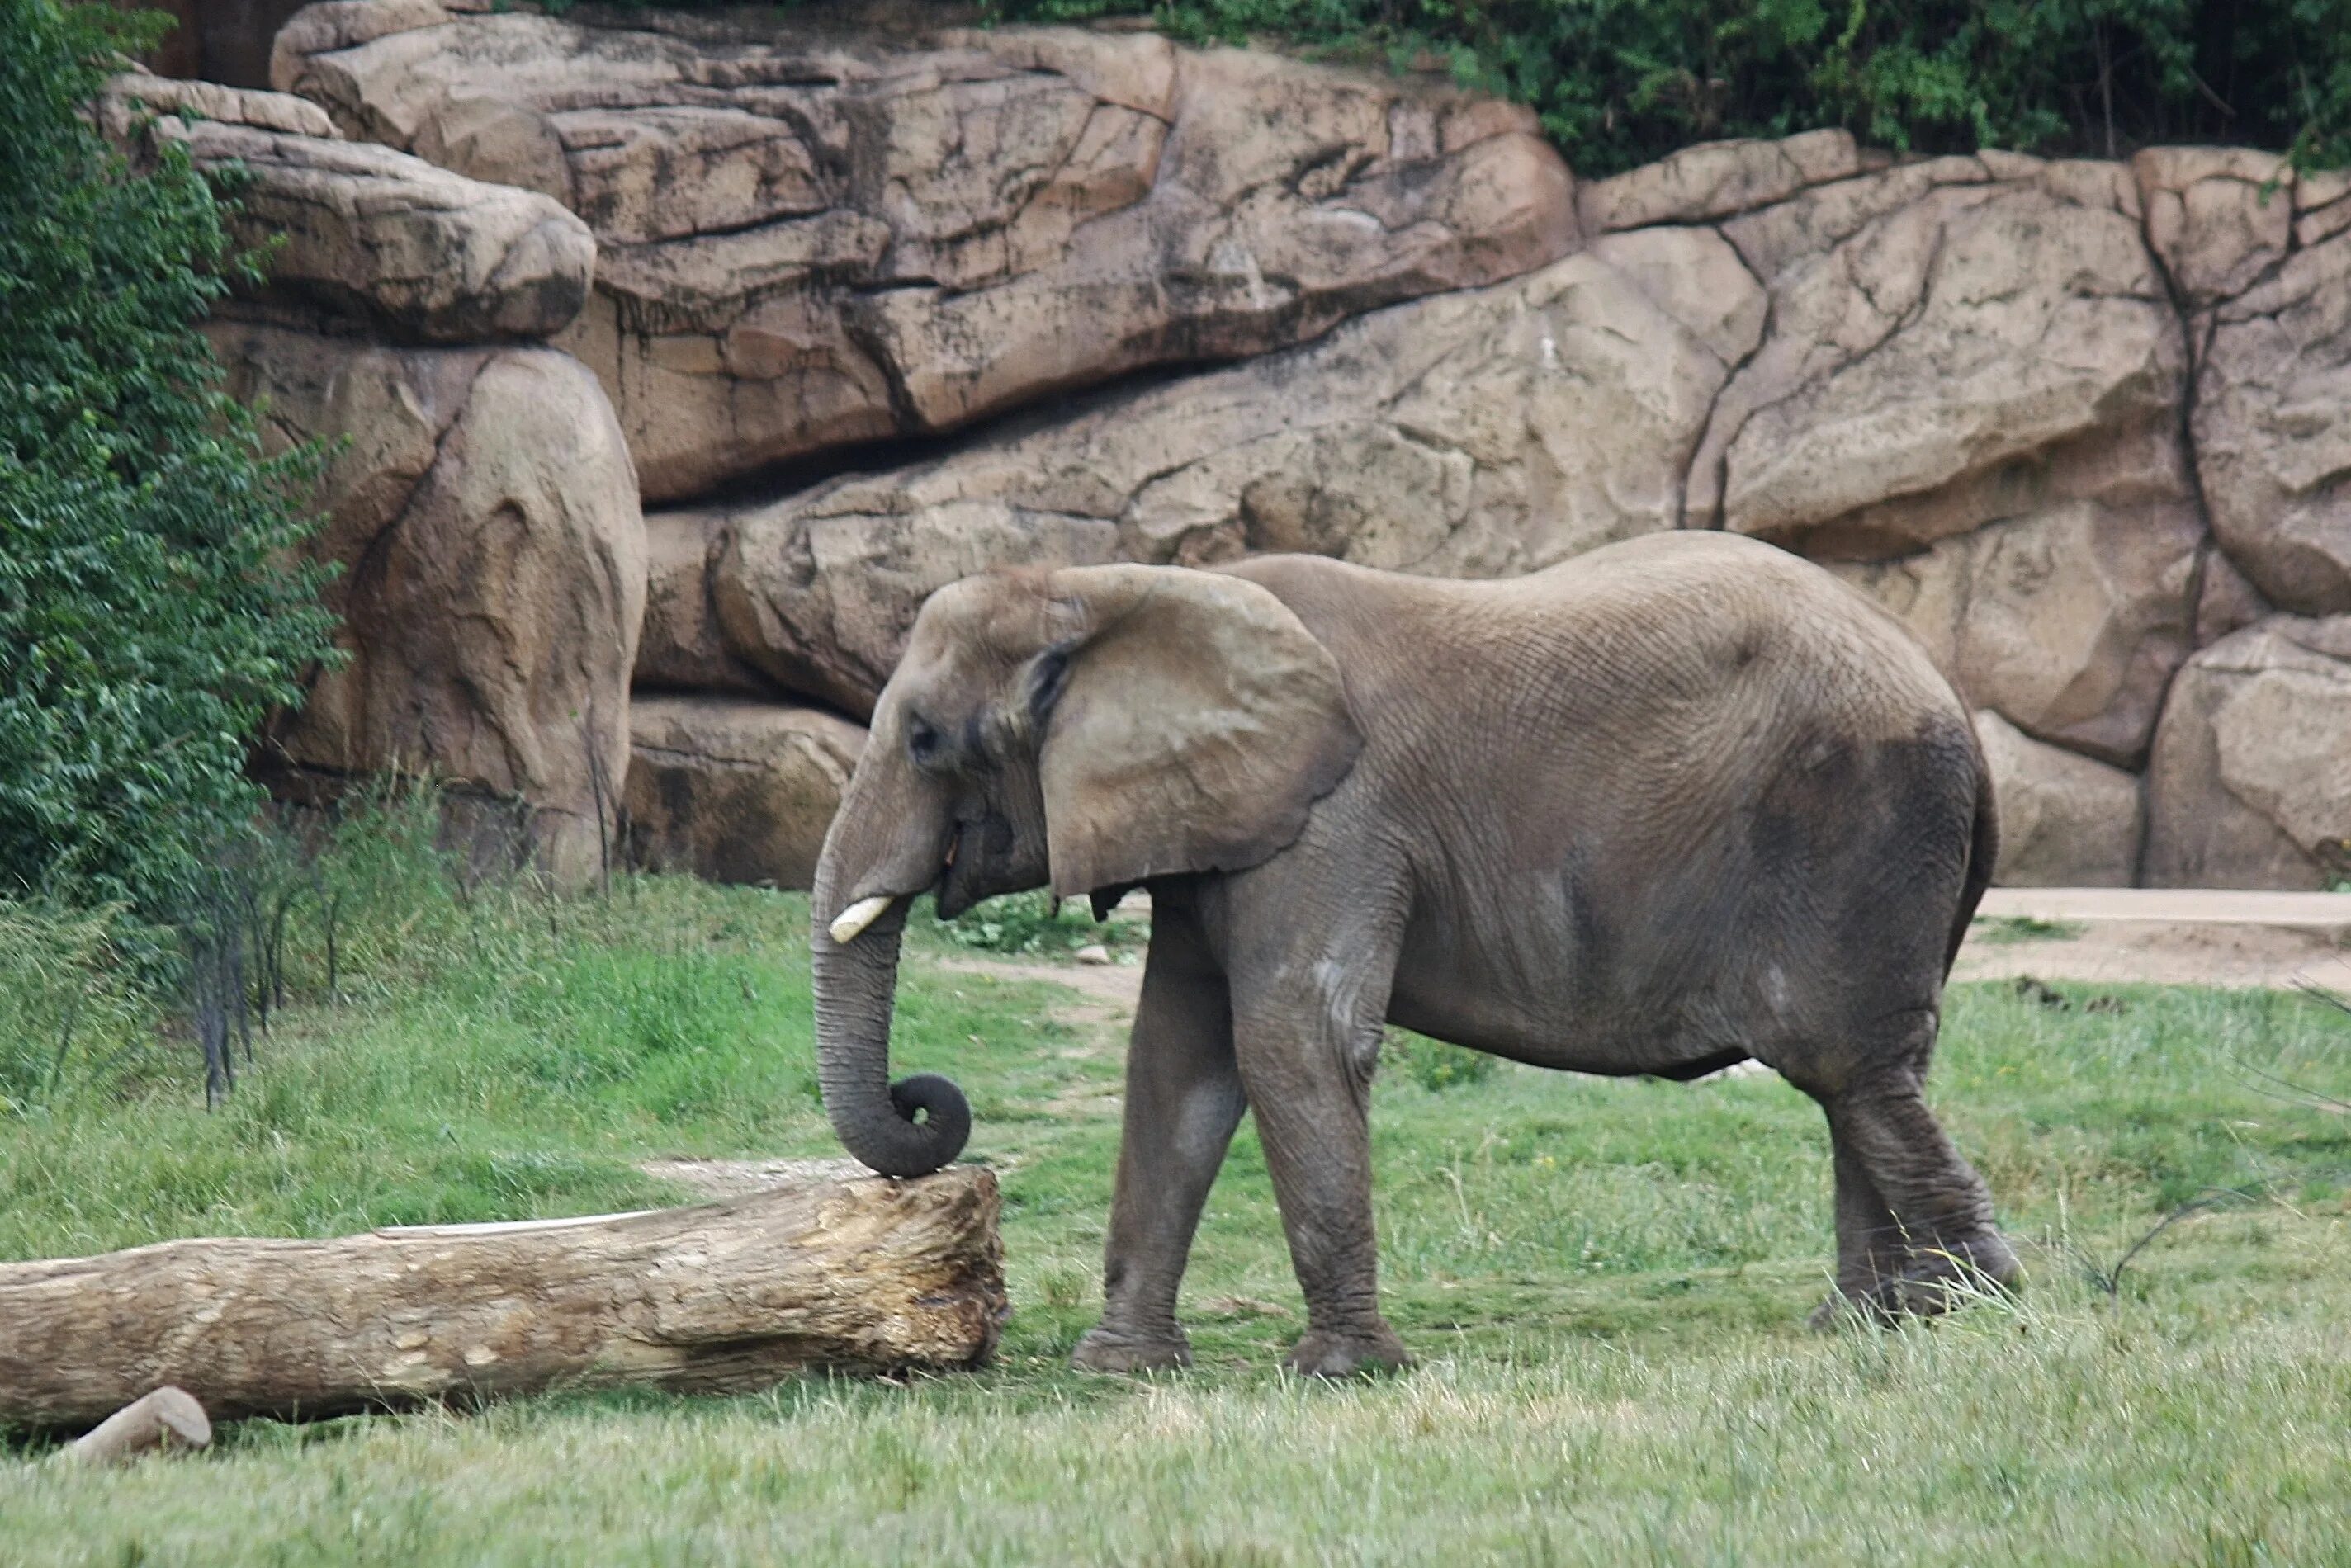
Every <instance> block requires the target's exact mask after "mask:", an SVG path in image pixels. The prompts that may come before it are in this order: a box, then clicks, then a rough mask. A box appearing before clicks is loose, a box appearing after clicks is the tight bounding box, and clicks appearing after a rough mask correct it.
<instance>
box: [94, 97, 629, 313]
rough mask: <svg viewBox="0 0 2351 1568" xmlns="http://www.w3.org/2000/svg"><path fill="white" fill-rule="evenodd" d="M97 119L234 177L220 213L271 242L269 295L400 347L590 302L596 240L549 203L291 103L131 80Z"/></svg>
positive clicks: (252, 239)
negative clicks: (346, 136) (356, 137)
mask: <svg viewBox="0 0 2351 1568" xmlns="http://www.w3.org/2000/svg"><path fill="white" fill-rule="evenodd" d="M101 115H102V119H103V121H104V123H105V124H106V126H107V128H108V129H109V130H110V131H111V132H112V133H114V134H115V135H116V136H117V138H118V139H119V140H124V141H126V142H129V141H131V140H138V139H145V142H146V144H147V145H149V146H152V145H154V144H156V143H162V142H173V143H177V144H179V145H181V146H183V147H184V148H185V149H186V150H187V152H188V155H189V157H190V158H191V160H192V161H193V162H194V163H195V165H196V167H197V168H199V169H204V170H207V171H217V170H224V169H227V168H230V167H235V168H236V169H238V170H241V171H242V174H241V176H240V178H239V179H238V181H237V184H236V193H237V201H236V204H235V208H234V209H233V212H232V216H231V221H232V223H233V225H234V227H235V231H236V233H237V234H238V236H239V238H240V239H242V240H244V241H245V242H246V243H247V244H260V243H262V242H265V241H270V240H275V241H276V242H277V243H276V244H275V247H274V248H273V249H272V251H271V252H270V254H269V269H270V286H269V291H268V293H269V296H270V297H271V298H274V299H284V300H290V301H295V302H298V303H300V304H303V305H307V306H317V307H320V308H323V309H324V310H326V311H327V312H329V313H330V314H333V315H338V316H345V317H355V318H356V319H358V320H359V321H360V322H362V323H364V324H365V325H366V326H367V327H369V328H370V329H371V331H372V332H373V333H374V334H375V335H376V336H379V337H389V338H392V339H394V340H398V341H407V342H423V343H475V342H484V341H496V340H499V339H504V338H517V337H524V338H528V337H548V336H549V335H551V334H553V333H556V332H559V331H561V330H562V329H563V328H564V327H567V326H569V324H570V323H571V320H572V318H573V317H576V316H578V315H579V314H580V306H581V305H582V304H583V303H584V302H585V301H586V299H587V297H588V282H589V277H590V274H592V273H593V271H594V270H595V265H596V242H595V240H594V239H593V238H592V237H591V236H590V234H589V232H588V226H587V225H586V224H585V223H581V222H580V220H579V219H578V218H576V217H574V216H572V215H571V213H568V212H566V211H565V210H564V209H563V208H562V207H561V206H560V205H559V204H558V203H556V202H552V201H550V200H549V199H548V198H547V197H545V196H542V195H539V194H538V193H537V192H530V191H521V190H517V189H514V188H513V187H511V186H505V185H488V184H484V183H483V182H480V181H478V180H469V179H467V178H465V176H464V175H461V174H453V173H451V172H450V171H447V170H444V169H440V168H436V167H434V165H433V164H430V163H427V162H425V161H423V159H421V158H412V157H410V156H408V155H407V154H405V153H402V152H395V151H392V149H390V148H387V147H378V146H374V145H372V144H371V143H368V142H362V141H345V140H340V138H339V132H338V131H337V130H336V129H335V127H334V124H333V122H332V121H330V120H329V119H328V118H327V116H326V114H325V113H324V111H322V110H321V109H319V107H318V106H317V105H315V104H312V103H310V102H308V101H307V100H305V99H298V98H294V97H291V96H288V95H287V94H284V93H273V92H253V91H238V90H236V89H235V88H224V87H220V86H217V85H215V84H214V83H210V82H188V81H173V80H170V79H168V78H162V77H152V76H143V75H131V76H124V77H120V78H116V80H115V81H114V82H113V84H112V85H111V86H110V88H109V91H108V94H107V98H106V100H105V104H104V107H103V109H102V111H101Z"/></svg>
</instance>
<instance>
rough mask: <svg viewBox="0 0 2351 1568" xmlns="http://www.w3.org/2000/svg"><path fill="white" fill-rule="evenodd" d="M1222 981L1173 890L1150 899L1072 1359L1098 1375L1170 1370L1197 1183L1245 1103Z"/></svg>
mask: <svg viewBox="0 0 2351 1568" xmlns="http://www.w3.org/2000/svg"><path fill="white" fill-rule="evenodd" d="M1246 1103H1247V1102H1246V1101H1245V1100H1244V1098H1243V1097H1242V1093H1241V1079H1240V1074H1239V1072H1238V1069H1237V1068H1236V1066H1235V1064H1234V1061H1233V1033H1232V1012H1231V1008H1230V1006H1229V1005H1228V1002H1227V1001H1226V992H1225V978H1224V975H1223V974H1222V973H1221V972H1220V971H1218V970H1217V967H1216V964H1215V962H1214V961H1213V960H1212V959H1211V958H1210V957H1209V955H1208V951H1207V946H1206V944H1205V942H1204V941H1203V940H1202V939H1201V935H1200V929H1199V923H1198V920H1197V919H1196V916H1195V915H1194V914H1193V911H1192V909H1190V907H1189V906H1188V905H1187V904H1186V903H1185V902H1183V901H1182V899H1181V897H1180V895H1178V894H1176V893H1174V892H1172V891H1165V892H1155V895H1154V909H1153V912H1152V922H1151V957H1150V962H1149V965H1148V967H1146V968H1145V969H1144V971H1143V998H1142V1001H1141V1002H1140V1004H1139V1005H1138V1006H1137V1007H1136V1009H1135V1014H1134V1034H1133V1036H1132V1038H1131V1040H1130V1042H1129V1044H1128V1045H1127V1054H1126V1124H1125V1131H1124V1135H1123V1139H1122V1141H1121V1143H1120V1146H1119V1155H1118V1186H1117V1191H1116V1194H1115V1196H1114V1197H1113V1199H1112V1203H1111V1216H1110V1239H1109V1242H1108V1245H1107V1246H1106V1247H1105V1249H1104V1254H1103V1259H1102V1294H1103V1297H1104V1306H1103V1310H1102V1322H1101V1324H1099V1325H1098V1326H1096V1327H1095V1328H1093V1329H1092V1330H1090V1331H1089V1332H1088V1333H1087V1334H1086V1335H1085V1337H1084V1338H1082V1339H1081V1340H1080V1341H1078V1345H1077V1348H1076V1350H1075V1351H1073V1352H1072V1353H1071V1357H1070V1359H1071V1362H1072V1363H1073V1364H1074V1365H1076V1366H1081V1367H1084V1368H1088V1369H1090V1370H1092V1371H1097V1372H1132V1371H1136V1370H1139V1369H1142V1368H1145V1367H1155V1366H1185V1365H1187V1364H1188V1363H1189V1362H1190V1361H1191V1359H1192V1347H1191V1345H1190V1343H1189V1342H1188V1341H1187V1340H1186V1338H1185V1335H1184V1330H1183V1329H1182V1328H1181V1327H1180V1326H1179V1325H1178V1324H1176V1322H1175V1292H1176V1287H1177V1286H1178V1285H1180V1284H1181V1283H1182V1282H1183V1279H1184V1262H1185V1260H1186V1257H1188V1256H1189V1255H1190V1253H1191V1250H1192V1234H1193V1231H1195V1230H1196V1229H1197V1228H1198V1225H1199V1222H1200V1209H1201V1206H1202V1204H1204V1203H1205V1202H1206V1201H1207V1196H1208V1188H1209V1186H1210V1184H1211V1183H1213V1182H1214V1181H1215V1180H1216V1179H1217V1167H1219V1166H1220V1165H1222V1164H1223V1163H1224V1158H1225V1150H1226V1148H1227V1147H1228V1146H1229V1145H1230V1144H1231V1142H1232V1138H1233V1129H1234V1128H1235V1127H1238V1126H1239V1125H1240V1119H1241V1112H1242V1110H1243V1109H1244V1108H1245V1107H1246Z"/></svg>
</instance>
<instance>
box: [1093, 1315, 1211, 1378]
mask: <svg viewBox="0 0 2351 1568" xmlns="http://www.w3.org/2000/svg"><path fill="white" fill-rule="evenodd" d="M1070 1365H1071V1366H1074V1367H1076V1368H1077V1369H1078V1370H1079V1371H1081V1372H1160V1371H1166V1370H1169V1369H1172V1368H1174V1367H1178V1366H1191V1365H1192V1342H1191V1341H1190V1340H1188V1339H1186V1337H1185V1336H1184V1331H1183V1330H1182V1329H1180V1328H1179V1329H1174V1330H1172V1331H1168V1332H1165V1333H1162V1334H1150V1335H1137V1334H1122V1333H1120V1332H1119V1331H1117V1330H1116V1329H1113V1328H1109V1327H1105V1326H1103V1325H1102V1324H1096V1325H1095V1326H1093V1327H1092V1328H1090V1329H1088V1330H1086V1332H1085V1334H1083V1335H1082V1336H1081V1337H1080V1339H1079V1340H1078V1345H1077V1348H1076V1349H1074V1350H1072V1351H1071V1352H1070Z"/></svg>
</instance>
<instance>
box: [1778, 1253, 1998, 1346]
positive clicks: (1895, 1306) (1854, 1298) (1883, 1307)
mask: <svg viewBox="0 0 2351 1568" xmlns="http://www.w3.org/2000/svg"><path fill="white" fill-rule="evenodd" d="M2023 1284H2024V1267H2023V1265H2022V1264H2021V1263H2019V1262H2017V1261H2016V1253H2015V1252H2014V1251H2012V1250H2011V1248H2010V1247H2009V1244H2008V1241H2007V1240H2006V1238H2004V1237H2002V1236H2001V1234H2000V1232H1999V1231H1983V1232H1981V1233H1980V1234H1978V1235H1976V1236H1974V1237H1971V1238H1970V1239H1969V1240H1967V1241H1955V1242H1953V1243H1951V1244H1950V1245H1949V1246H1948V1247H1940V1248H1933V1249H1921V1250H1919V1251H1916V1252H1914V1253H1912V1254H1911V1256H1910V1259H1909V1262H1908V1265H1907V1267H1906V1268H1904V1269H1903V1271H1902V1272H1901V1273H1900V1274H1898V1275H1896V1277H1894V1278H1892V1279H1887V1280H1879V1281H1876V1282H1874V1283H1852V1284H1848V1283H1842V1282H1841V1283H1840V1284H1839V1286H1838V1288H1837V1291H1836V1293H1835V1294H1834V1295H1832V1296H1830V1297H1829V1299H1828V1300H1826V1301H1824V1302H1823V1303H1821V1304H1820V1305H1819V1306H1817V1307H1815V1308H1813V1315H1812V1317H1811V1319H1810V1323H1811V1325H1812V1326H1813V1328H1815V1329H1830V1328H1834V1327H1835V1326H1836V1325H1837V1324H1839V1323H1842V1322H1844V1321H1847V1320H1849V1319H1859V1320H1864V1321H1867V1322H1873V1323H1879V1324H1888V1323H1892V1322H1894V1321H1895V1320H1896V1319H1897V1318H1904V1317H1940V1316H1941V1315H1942V1314H1945V1313H1949V1312H1954V1311H1957V1310H1958V1309H1959V1308H1960V1307H1963V1306H1968V1305H1971V1304H1972V1303H1976V1302H1980V1301H1983V1300H1985V1299H1987V1298H1989V1297H1993V1296H2004V1295H2011V1294H2013V1293H2016V1292H2017V1291H2019V1290H2021V1289H2022V1288H2023Z"/></svg>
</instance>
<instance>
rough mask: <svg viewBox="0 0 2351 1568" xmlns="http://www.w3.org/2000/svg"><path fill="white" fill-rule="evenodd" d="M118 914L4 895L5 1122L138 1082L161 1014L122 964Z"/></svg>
mask: <svg viewBox="0 0 2351 1568" xmlns="http://www.w3.org/2000/svg"><path fill="white" fill-rule="evenodd" d="M120 936H121V928H120V914H119V912H118V911H116V910H112V909H99V910H95V911H85V910H75V909H53V908H47V907H44V906H41V905H37V904H18V903H13V902H10V901H9V900H7V899H0V1019H5V1023H0V1122H5V1121H6V1120H8V1119H9V1118H10V1117H13V1116H26V1115H31V1114H34V1113H36V1112H38V1111H42V1110H46V1109H49V1108H51V1107H53V1106H58V1105H60V1104H63V1103H64V1102H66V1101H68V1100H71V1099H73V1098H75V1097H77V1096H80V1095H84V1094H89V1093H92V1092H99V1093H103V1092H106V1091H110V1090H115V1089H120V1088H124V1087H127V1086H130V1085H131V1084H132V1083H133V1082H134V1081H135V1079H136V1077H137V1075H139V1074H140V1073H141V1071H142V1070H143V1069H147V1068H150V1067H152V1065H153V1062H152V1055H153V1052H154V1048H155V1044H156V1039H157V1036H156V1033H155V1024H156V1017H155V1010H154V1007H153V1004H152V998H151V996H150V994H149V992H148V991H147V988H146V987H145V986H144V985H142V984H141V978H140V977H139V976H138V975H137V974H136V973H135V972H134V971H133V970H132V968H131V965H129V964H128V963H126V962H125V961H123V958H122V955H121V951H120V948H121V943H120V940H119V939H120Z"/></svg>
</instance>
